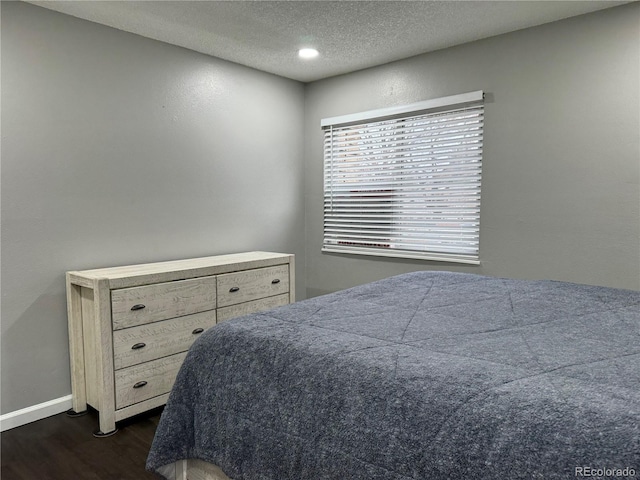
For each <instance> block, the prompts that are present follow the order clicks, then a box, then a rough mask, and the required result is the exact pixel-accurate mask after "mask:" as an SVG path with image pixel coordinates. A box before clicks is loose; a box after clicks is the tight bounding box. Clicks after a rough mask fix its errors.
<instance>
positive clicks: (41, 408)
mask: <svg viewBox="0 0 640 480" xmlns="http://www.w3.org/2000/svg"><path fill="white" fill-rule="evenodd" d="M71 399H72V397H71V395H67V396H66V397H60V398H54V399H53V400H49V401H48V402H44V403H40V404H38V405H33V406H31V407H27V408H23V409H22V410H16V411H15V412H9V413H6V414H4V415H0V432H4V431H5V430H9V429H10V428H15V427H19V426H21V425H26V424H27V423H31V422H35V421H36V420H42V419H43V418H47V417H51V416H52V415H57V414H58V413H62V412H66V411H67V410H69V409H70V408H71V407H72V402H71Z"/></svg>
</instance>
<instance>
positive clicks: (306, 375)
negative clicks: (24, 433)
mask: <svg viewBox="0 0 640 480" xmlns="http://www.w3.org/2000/svg"><path fill="white" fill-rule="evenodd" d="M187 459H189V460H188V461H187V462H185V460H187ZM189 465H190V466H191V467H192V468H193V470H192V472H193V473H192V474H190V475H187V474H186V473H185V471H186V470H185V468H187V467H186V466H189ZM147 469H149V470H151V471H154V472H157V473H160V474H161V475H164V476H165V477H167V478H171V477H172V476H177V477H178V478H187V477H188V478H189V479H190V480H191V479H195V478H212V479H225V480H226V479H227V478H230V479H233V480H285V479H292V480H293V479H295V480H305V479H313V480H324V479H326V480H329V479H331V480H336V479H339V480H345V479H349V480H359V479H362V480H410V479H411V480H440V479H443V480H444V479H446V480H453V479H464V480H473V479H478V480H494V479H495V480H503V479H507V478H508V479H538V478H539V479H568V478H576V477H581V476H586V477H591V478H608V477H616V476H617V478H636V477H635V476H636V475H640V292H638V291H631V290H621V289H613V288H604V287H596V286H587V285H578V284H571V283H564V282H557V281H528V280H513V279H502V278H492V277H486V276H480V275H474V274H464V273H451V272H414V273H408V274H403V275H398V276H394V277H391V278H387V279H384V280H380V281H377V282H373V283H369V284H366V285H362V286H358V287H354V288H350V289H348V290H344V291H340V292H337V293H333V294H329V295H325V296H321V297H316V298H312V299H309V300H305V301H300V302H297V303H294V304H291V305H287V306H284V307H280V308H277V309H275V310H271V311H268V312H263V313H258V314H252V315H249V316H245V317H242V318H238V319H234V320H230V321H227V322H225V323H222V324H220V325H217V326H216V327H214V328H212V329H210V330H209V331H207V332H205V334H203V335H202V337H201V338H200V339H199V340H198V341H197V342H196V343H195V344H194V345H193V346H192V348H191V349H190V351H189V353H188V355H187V358H186V360H185V362H184V364H183V366H182V369H181V370H180V372H179V374H178V378H177V380H176V384H175V386H174V388H173V391H172V393H171V395H170V398H169V400H168V403H167V405H166V407H165V410H164V412H163V414H162V417H161V420H160V423H159V426H158V429H157V431H156V436H155V439H154V442H153V445H152V448H151V451H150V453H149V457H148V460H147ZM176 472H177V473H176ZM598 475H600V477H598ZM624 475H626V476H624Z"/></svg>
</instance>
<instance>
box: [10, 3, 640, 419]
mask: <svg viewBox="0 0 640 480" xmlns="http://www.w3.org/2000/svg"><path fill="white" fill-rule="evenodd" d="M0 5H1V14H2V52H1V54H2V79H1V80H2V98H1V101H2V118H1V121H2V147H1V155H2V180H1V181H2V184H1V194H2V198H1V208H2V211H1V215H2V226H1V235H2V251H1V256H2V271H1V274H2V312H1V313H2V334H1V342H2V345H1V353H2V355H1V361H2V385H1V387H2V388H1V392H2V398H1V401H2V405H1V409H0V411H1V412H2V413H6V412H11V411H15V410H18V409H21V408H24V407H28V406H31V405H35V404H38V403H41V402H45V401H48V400H51V399H55V398H59V397H63V396H65V395H68V394H69V393H70V383H69V363H68V347H67V342H68V340H67V338H68V337H67V330H66V310H65V308H66V307H65V296H64V272H65V271H66V270H71V269H83V268H93V267H101V266H111V265H117V264H129V263H141V262H148V261H160V260H169V259H177V258H186V257H196V256H201V255H213V254H218V253H229V252H237V251H243V250H252V249H262V250H274V251H282V252H292V253H295V254H296V255H297V259H296V260H297V261H296V264H297V280H298V281H297V293H298V298H304V296H305V289H306V291H307V293H308V294H309V295H315V294H319V293H325V292H329V291H335V290H338V289H340V288H344V287H348V286H351V285H355V284H360V283H364V282H367V281H371V280H374V279H377V278H381V277H385V276H388V275H392V274H397V273H402V272H406V271H412V270H418V269H450V270H457V271H469V272H477V273H485V274H489V275H499V276H510V277H518V278H523V277H524V278H556V279H561V280H571V281H576V282H582V283H594V284H602V285H611V286H619V287H627V288H635V289H640V186H639V183H640V140H639V135H640V119H639V115H640V114H639V108H638V107H639V103H640V99H639V97H638V90H639V85H640V78H639V74H638V70H639V64H638V58H639V55H640V52H639V41H638V40H639V32H638V24H639V20H640V18H639V17H640V12H639V10H640V8H639V7H640V5H638V4H634V5H627V6H623V7H618V8H614V9H610V10H607V11H603V12H598V13H595V14H590V15H586V16H583V17H578V18H575V19H570V20H567V21H563V22H558V23H556V24H551V25H547V26H542V27H538V28H534V29H529V30H525V31H521V32H516V33H513V34H507V35H503V36H500V37H495V38H491V39H487V40H483V41H480V42H474V43H471V44H467V45H463V46H460V47H456V48H451V49H447V50H442V51H439V52H435V53H431V54H427V55H422V56H419V57H415V58H412V59H409V60H405V61H402V62H397V63H393V64H389V65H386V66H382V67H378V68H375V69H370V70H367V71H362V72H358V73H354V74H351V75H345V76H341V77H336V78H333V79H328V80H325V81H320V82H315V83H313V84H310V85H307V86H306V87H305V86H303V85H302V84H299V83H297V82H293V81H288V80H284V79H282V78H278V77H275V76H272V75H268V74H263V73H260V72H257V71H254V70H251V69H248V68H244V67H241V66H238V65H234V64H231V63H227V62H224V61H221V60H217V59H214V58H210V57H207V56H204V55H200V54H197V53H194V52H191V51H188V50H184V49H180V48H177V47H173V46H170V45H166V44H162V43H159V42H155V41H152V40H147V39H144V38H141V37H138V36H135V35H131V34H127V33H124V32H120V31H117V30H113V29H110V28H107V27H102V26H99V25H96V24H92V23H89V22H86V21H82V20H78V19H74V18H72V17H68V16H65V15H61V14H57V13H54V12H50V11H48V10H44V9H41V8H39V7H35V6H32V5H28V4H23V3H14V2H1V3H0ZM478 89H483V90H485V91H486V92H487V94H488V99H487V104H486V128H485V158H484V175H483V182H484V183H483V200H482V202H483V203H482V227H481V233H480V235H481V236H480V241H481V247H480V248H481V260H482V265H481V266H479V267H470V266H459V265H455V264H441V263H433V262H417V261H410V260H398V261H394V260H390V259H384V260H383V259H372V258H370V257H354V256H345V255H329V254H322V253H320V245H321V239H322V155H321V151H322V149H321V141H322V132H321V130H320V127H319V125H320V119H321V118H323V117H328V116H333V115H340V114H345V113H351V112H357V111H362V110H369V109H372V108H379V107H384V106H391V105H398V104H404V103H409V102H414V101H418V100H424V99H428V98H434V97H439V96H444V95H450V94H455V93H461V92H466V91H471V90H478ZM303 140H304V141H303ZM307 287H308V288H307Z"/></svg>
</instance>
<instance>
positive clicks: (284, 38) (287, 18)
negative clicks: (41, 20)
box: [29, 0, 629, 82]
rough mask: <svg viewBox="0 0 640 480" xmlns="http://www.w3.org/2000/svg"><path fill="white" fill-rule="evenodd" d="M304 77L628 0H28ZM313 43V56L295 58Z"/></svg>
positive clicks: (378, 62)
mask: <svg viewBox="0 0 640 480" xmlns="http://www.w3.org/2000/svg"><path fill="white" fill-rule="evenodd" d="M29 3H33V4H35V5H39V6H42V7H45V8H49V9H52V10H56V11H59V12H63V13H67V14H69V15H73V16H75V17H79V18H84V19H87V20H91V21H93V22H96V23H101V24H104V25H108V26H111V27H115V28H118V29H120V30H124V31H127V32H132V33H136V34H138V35H142V36H144V37H148V38H153V39H155V40H161V41H163V42H167V43H171V44H174V45H179V46H181V47H185V48H189V49H191V50H195V51H198V52H201V53H206V54H208V55H213V56H215V57H218V58H223V59H225V60H230V61H233V62H236V63H240V64H242V65H247V66H249V67H253V68H256V69H259V70H263V71H266V72H270V73H275V74H277V75H281V76H284V77H288V78H292V79H295V80H300V81H303V82H309V81H314V80H318V79H321V78H326V77H330V76H334V75H339V74H342V73H348V72H352V71H356V70H360V69H363V68H367V67H372V66H375V65H381V64H384V63H388V62H391V61H394V60H399V59H402V58H407V57H410V56H413V55H417V54H420V53H424V52H428V51H433V50H438V49H441V48H445V47H450V46H453V45H458V44H461V43H465V42H469V41H473V40H478V39H481V38H486V37H490V36H494V35H499V34H502V33H506V32H511V31H514V30H519V29H522V28H527V27H531V26H535V25H540V24H543V23H548V22H552V21H555V20H560V19H563V18H567V17H571V16H575V15H580V14H583V13H588V12H593V11H596V10H600V9H603V8H608V7H613V6H617V5H620V4H623V3H629V2H627V1H594V0H588V1H580V0H570V1H559V0H555V1H522V0H520V1H518V0H512V1H486V0H475V1H459V0H458V1H456V0H450V1H430V0H422V1H407V0H405V1H383V0H378V1H319V0H316V1H268V0H262V1H184V0H183V1H148V0H147V1H101V0H91V1H88V0H85V1H30V2H29ZM308 46H313V47H315V48H317V49H318V50H319V51H320V56H319V57H318V58H316V59H313V60H302V59H299V58H298V57H297V50H298V49H299V48H301V47H308Z"/></svg>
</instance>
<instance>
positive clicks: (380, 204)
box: [323, 92, 484, 263]
mask: <svg viewBox="0 0 640 480" xmlns="http://www.w3.org/2000/svg"><path fill="white" fill-rule="evenodd" d="M469 95H473V96H472V97H471V98H472V99H473V100H472V101H469V98H470V97H469ZM448 98H449V99H450V101H449V102H447V101H444V102H443V100H447V99H438V100H436V101H435V102H437V107H436V108H435V109H427V110H426V111H425V108H424V106H425V105H427V106H428V104H429V102H424V103H420V104H414V105H415V107H417V108H420V107H422V108H421V109H420V111H415V110H412V111H411V112H403V113H401V114H400V115H398V114H397V113H396V114H395V115H394V116H393V117H392V118H388V117H386V118H380V116H377V117H376V118H371V119H370V120H366V119H361V118H360V119H358V120H356V122H355V123H353V119H354V118H356V117H357V115H359V114H356V116H349V117H342V119H343V120H345V119H346V120H351V123H347V124H345V123H342V124H339V120H340V118H336V119H328V120H325V121H323V125H324V126H325V134H324V241H323V250H324V251H330V252H339V253H360V254H368V255H383V256H397V257H409V258H423V259H430V260H445V261H455V262H465V263H479V256H478V254H479V226H480V183H481V165H482V135H483V113H484V105H483V103H482V92H473V94H464V95H462V96H454V97H448ZM461 99H462V101H460V100H461ZM430 102H434V101H430ZM443 104H444V105H443ZM447 104H448V106H447ZM371 113H373V114H375V112H367V114H371ZM381 113H384V111H381Z"/></svg>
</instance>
